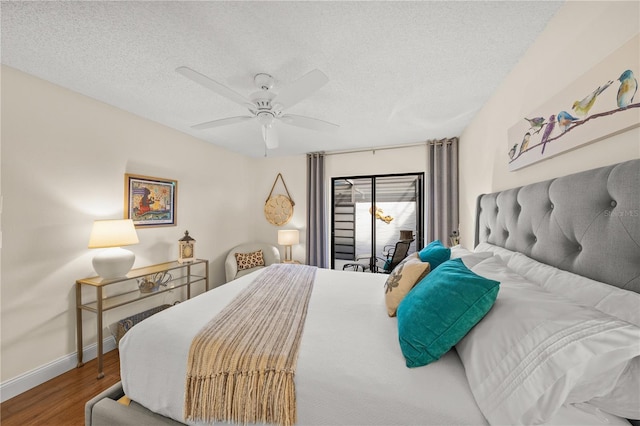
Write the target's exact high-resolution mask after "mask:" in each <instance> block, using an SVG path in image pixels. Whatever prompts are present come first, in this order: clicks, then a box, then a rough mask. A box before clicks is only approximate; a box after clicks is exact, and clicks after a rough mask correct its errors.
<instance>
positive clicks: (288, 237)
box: [278, 229, 300, 246]
mask: <svg viewBox="0 0 640 426" xmlns="http://www.w3.org/2000/svg"><path fill="white" fill-rule="evenodd" d="M299 243H300V232H299V231H298V230H297V229H282V230H279V231H278V244H280V245H281V246H292V245H294V244H299Z"/></svg>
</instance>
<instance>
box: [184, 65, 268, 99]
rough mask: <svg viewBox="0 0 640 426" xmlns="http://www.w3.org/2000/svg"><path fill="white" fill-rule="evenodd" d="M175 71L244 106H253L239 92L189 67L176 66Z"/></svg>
mask: <svg viewBox="0 0 640 426" xmlns="http://www.w3.org/2000/svg"><path fill="white" fill-rule="evenodd" d="M176 72H177V73H179V74H182V75H183V76H185V77H187V78H188V79H190V80H193V81H195V82H196V83H198V84H200V85H202V86H204V87H206V88H207V89H209V90H212V91H214V92H216V93H217V94H219V95H222V96H224V97H225V98H227V99H230V100H232V101H234V102H236V103H238V104H240V105H242V106H244V107H251V108H255V105H254V104H253V102H251V101H250V100H248V99H247V98H245V97H244V96H242V95H241V94H239V93H237V92H235V91H234V90H232V89H230V88H228V87H227V86H225V85H223V84H220V83H218V82H217V81H215V80H212V79H210V78H209V77H207V76H206V75H203V74H200V73H199V72H198V71H194V70H192V69H191V68H189V67H178V68H176Z"/></svg>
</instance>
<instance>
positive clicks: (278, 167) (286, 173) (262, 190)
mask: <svg viewBox="0 0 640 426" xmlns="http://www.w3.org/2000/svg"><path fill="white" fill-rule="evenodd" d="M254 173H256V175H257V176H259V178H257V179H256V181H255V182H254V183H253V185H254V194H255V195H254V197H253V198H252V206H251V208H250V212H249V213H248V215H249V218H250V219H249V220H251V223H252V230H253V235H251V238H252V239H253V240H255V241H264V242H270V243H273V244H275V245H276V247H278V249H279V250H280V256H281V258H282V259H284V248H283V247H282V246H278V245H277V241H278V230H279V229H297V230H299V231H300V244H298V245H295V246H292V247H291V251H292V258H293V259H294V260H297V261H300V262H303V263H304V261H305V251H306V236H305V232H306V227H307V177H306V176H307V175H306V173H307V162H306V156H304V155H298V156H292V157H286V158H264V159H261V160H259V161H257V162H256V163H255V165H254ZM278 173H281V174H282V178H283V179H284V182H285V184H286V186H287V189H288V191H289V195H291V199H292V200H293V202H294V203H295V205H294V206H293V217H292V218H291V220H290V221H289V222H288V223H286V224H285V225H282V226H275V225H272V224H271V223H269V222H268V221H267V219H266V218H265V216H264V204H265V201H266V200H267V197H268V196H269V192H270V191H271V187H272V186H273V182H274V180H275V179H276V176H278ZM277 194H282V195H286V194H287V191H286V190H285V187H284V185H283V184H282V180H280V179H278V182H277V183H276V185H275V188H274V190H273V195H277Z"/></svg>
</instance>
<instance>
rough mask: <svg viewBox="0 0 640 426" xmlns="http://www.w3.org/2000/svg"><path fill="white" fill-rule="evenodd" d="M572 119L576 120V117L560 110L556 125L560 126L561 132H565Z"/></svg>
mask: <svg viewBox="0 0 640 426" xmlns="http://www.w3.org/2000/svg"><path fill="white" fill-rule="evenodd" d="M574 121H578V119H577V118H576V117H574V116H572V115H571V114H569V113H568V112H567V111H560V112H559V113H558V125H559V126H560V129H562V133H564V132H566V131H567V129H568V128H569V126H571V123H573V122H574Z"/></svg>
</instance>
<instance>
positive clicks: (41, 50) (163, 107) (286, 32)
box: [1, 1, 561, 157]
mask: <svg viewBox="0 0 640 426" xmlns="http://www.w3.org/2000/svg"><path fill="white" fill-rule="evenodd" d="M560 5H561V2H539V1H531V2H527V1H523V2H516V1H506V2H484V1H472V2H435V1H424V2H394V1H383V2H347V1H343V2H312V1H298V2H269V1H261V2H227V1H199V2H182V1H173V2H93V1H92V2H62V1H54V2H27V1H24V2H21V1H18V2H2V6H1V7H2V9H1V14H2V51H1V53H2V63H3V64H6V65H9V66H11V67H14V68H17V69H19V70H22V71H24V72H26V73H29V74H32V75H35V76H37V77H40V78H43V79H45V80H48V81H51V82H53V83H55V84H58V85H60V86H63V87H66V88H69V89H71V90H74V91H76V92H79V93H82V94H84V95H87V96H90V97H92V98H95V99H98V100H100V101H103V102H105V103H108V104H111V105H114V106H116V107H118V108H121V109H123V110H126V111H130V112H132V113H134V114H137V115H139V116H142V117H145V118H148V119H150V120H154V121H157V122H159V123H163V124H165V125H167V126H169V127H172V128H175V129H177V130H180V131H182V132H184V133H187V134H190V135H192V136H194V137H197V138H200V139H202V140H205V141H208V142H210V143H213V144H216V145H220V146H222V147H225V148H227V149H230V150H233V151H236V152H240V153H242V154H245V155H249V156H254V157H258V156H264V155H265V152H266V149H265V146H264V142H263V141H262V134H261V128H260V126H259V124H258V123H257V122H256V121H255V120H252V121H248V122H243V123H239V124H234V125H230V126H225V127H218V128H213V129H208V130H195V129H192V128H191V126H192V125H194V124H197V123H201V122H205V121H211V120H215V119H219V118H226V117H231V116H238V115H244V114H245V113H246V112H247V110H246V109H244V108H243V107H242V106H240V105H238V104H237V103H234V102H232V101H230V100H228V99H226V98H224V97H222V96H220V95H218V94H217V93H214V92H212V91H210V90H207V89H205V88H203V87H202V86H199V85H197V84H196V83H194V82H193V81H191V80H189V79H187V78H185V77H184V76H182V75H180V74H178V73H176V72H175V69H176V68H177V67H179V66H188V67H190V68H192V69H195V70H197V71H199V72H201V73H202V74H205V75H207V76H209V77H210V78H213V79H215V80H217V81H218V82H220V83H222V84H224V85H227V86H228V87H230V88H232V89H233V90H235V91H236V92H238V93H240V94H242V95H243V96H248V95H249V94H250V93H251V92H254V91H255V90H256V88H255V86H254V85H253V76H254V75H255V74H257V73H269V74H271V75H272V76H274V77H275V79H276V82H275V87H274V89H275V90H276V91H277V89H278V87H284V86H286V85H287V84H289V83H291V82H293V81H295V80H296V79H298V78H300V77H301V76H303V75H304V74H306V73H307V72H309V71H311V70H313V69H316V68H317V69H319V70H321V71H323V72H324V73H325V74H326V75H327V76H328V77H329V83H327V84H326V85H325V86H323V87H322V88H320V89H319V90H318V91H316V92H314V93H313V94H312V95H311V96H309V97H308V98H306V99H305V100H303V101H301V102H300V103H298V104H296V105H294V106H292V107H291V108H290V109H288V110H287V111H286V112H288V113H291V114H297V115H304V116H309V117H314V118H319V119H321V120H325V121H329V122H332V123H336V124H339V125H340V129H339V130H338V131H337V132H333V133H324V132H318V131H314V130H308V129H302V128H298V127H293V126H290V125H286V124H283V123H281V122H278V123H277V125H276V130H277V132H278V135H279V139H280V147H279V148H277V149H274V150H269V151H268V155H269V156H282V155H293V154H302V153H305V152H311V151H323V150H324V151H334V150H343V149H359V148H371V147H380V146H391V145H399V144H411V143H416V142H421V141H425V140H427V139H432V138H442V137H451V136H458V135H460V133H461V132H462V130H463V129H464V128H465V126H466V125H467V124H468V123H469V121H470V120H471V119H472V118H473V116H474V114H476V112H477V111H478V110H479V109H480V108H481V107H482V106H483V104H484V103H485V102H486V101H487V100H488V99H489V98H490V96H491V94H492V93H493V92H494V91H495V89H496V88H497V87H498V85H499V84H500V82H501V81H502V80H503V79H504V78H505V77H506V75H507V74H508V73H509V71H510V70H511V69H512V68H513V66H514V65H515V64H516V63H517V62H518V60H519V59H520V57H522V55H523V54H524V53H525V52H526V50H527V48H528V47H529V46H530V45H531V44H532V43H533V41H534V40H535V39H536V38H537V36H538V35H539V33H540V32H541V31H542V30H543V29H544V27H545V26H546V24H547V22H548V21H549V19H550V18H551V17H552V16H553V15H554V14H555V12H556V11H557V10H558V8H559V7H560Z"/></svg>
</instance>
